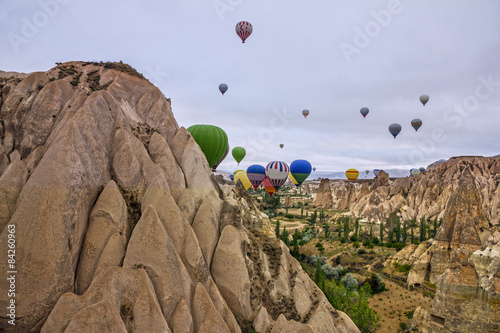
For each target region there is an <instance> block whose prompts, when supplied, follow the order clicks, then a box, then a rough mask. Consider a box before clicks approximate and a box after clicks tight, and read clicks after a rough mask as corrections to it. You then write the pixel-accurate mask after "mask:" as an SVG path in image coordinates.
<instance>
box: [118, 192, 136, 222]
mask: <svg viewBox="0 0 500 333" xmlns="http://www.w3.org/2000/svg"><path fill="white" fill-rule="evenodd" d="M118 188H119V189H120V192H121V194H122V196H123V199H124V200H125V203H126V204H127V222H128V224H129V226H130V230H131V231H132V230H134V228H135V226H136V225H137V222H139V219H140V218H141V203H140V202H139V200H138V198H137V191H129V190H127V189H125V188H123V187H121V186H119V187H118Z"/></svg>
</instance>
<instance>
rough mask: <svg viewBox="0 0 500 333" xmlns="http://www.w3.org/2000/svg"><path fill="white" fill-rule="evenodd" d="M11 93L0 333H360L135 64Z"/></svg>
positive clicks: (0, 167)
mask: <svg viewBox="0 0 500 333" xmlns="http://www.w3.org/2000/svg"><path fill="white" fill-rule="evenodd" d="M2 77H4V76H2ZM0 83H1V85H0V88H1V91H0V96H1V99H0V119H1V122H0V124H1V125H0V137H1V145H0V231H1V235H0V251H1V253H7V246H8V243H7V239H8V236H7V234H8V232H9V230H11V228H12V227H9V228H8V227H6V226H7V225H10V226H14V227H15V237H16V238H15V239H16V257H15V258H16V264H15V269H16V270H17V274H16V297H15V300H16V322H15V323H16V325H15V326H12V325H10V324H9V323H8V320H10V318H9V317H7V316H6V312H5V311H3V312H2V313H1V314H0V330H2V331H12V332H27V331H30V332H38V331H41V332H47V333H48V332H51V333H52V332H103V331H106V332H115V331H116V332H118V331H120V332H125V331H128V332H241V331H244V332H246V331H249V330H250V329H251V328H253V329H255V330H258V331H259V332H270V331H271V330H272V332H277V331H283V332H292V331H293V332H299V331H301V332H342V333H348V332H359V330H358V329H357V328H356V326H355V325H354V324H353V322H352V321H351V320H350V319H349V318H348V317H347V316H346V315H345V314H344V313H342V312H340V311H336V310H335V309H334V308H332V306H331V305H330V303H329V302H328V301H327V299H326V297H325V296H324V295H323V294H322V292H321V291H320V290H319V289H318V288H317V287H316V285H315V284H314V282H313V281H312V280H311V279H310V278H309V277H308V275H307V274H306V273H305V272H304V271H303V270H302V268H301V266H300V264H299V263H298V262H297V261H296V260H295V259H294V258H293V257H292V256H291V255H290V253H289V251H288V248H287V247H286V246H285V245H284V244H283V243H282V242H281V241H279V240H277V239H274V238H269V237H267V236H266V233H270V232H271V231H270V230H269V229H270V223H269V220H268V219H267V217H265V216H264V215H263V214H262V213H261V212H259V211H258V210H257V208H256V206H255V203H254V202H253V201H252V200H251V199H250V198H249V197H248V196H247V195H246V192H245V191H241V189H238V188H236V189H235V188H234V187H231V186H225V185H219V184H218V183H217V181H216V179H215V177H214V176H213V174H212V172H211V170H210V169H209V167H208V164H207V163H206V159H205V157H204V155H203V153H202V152H201V150H200V148H199V146H198V145H197V144H196V142H195V141H194V140H193V138H192V137H191V135H190V134H189V132H187V131H186V129H184V128H183V127H179V126H178V125H177V123H176V121H175V119H174V116H173V114H172V110H171V106H170V100H169V99H166V98H165V97H164V96H163V94H162V93H161V92H160V91H159V90H158V89H157V88H156V87H154V86H153V85H152V84H151V83H149V82H148V81H147V80H145V79H144V78H143V77H142V75H140V74H139V73H137V72H136V71H135V70H133V69H132V68H131V67H130V66H128V65H125V64H122V63H95V62H69V63H64V64H59V65H58V66H57V67H55V68H53V69H51V70H49V71H47V72H39V73H32V74H29V75H27V76H26V77H24V78H23V77H21V76H19V77H18V78H16V77H15V76H13V77H7V78H5V79H2V80H1V81H0ZM0 269H1V270H2V271H3V272H6V271H8V270H12V269H9V268H8V267H7V260H1V262H0ZM9 287H10V285H9V281H8V280H7V279H1V281H0V293H1V294H2V297H0V306H1V307H2V308H3V309H4V310H5V309H6V308H7V305H8V304H9V302H10V300H9V299H8V298H7V297H6V295H7V290H8V289H9Z"/></svg>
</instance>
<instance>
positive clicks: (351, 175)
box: [345, 169, 359, 181]
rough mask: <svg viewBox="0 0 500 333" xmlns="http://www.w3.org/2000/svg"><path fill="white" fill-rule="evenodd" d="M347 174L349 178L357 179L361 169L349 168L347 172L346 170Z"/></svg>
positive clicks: (351, 179)
mask: <svg viewBox="0 0 500 333" xmlns="http://www.w3.org/2000/svg"><path fill="white" fill-rule="evenodd" d="M345 176H346V177H347V179H349V180H350V181H354V180H356V179H358V176H359V171H358V170H356V169H348V170H347V171H346V172H345Z"/></svg>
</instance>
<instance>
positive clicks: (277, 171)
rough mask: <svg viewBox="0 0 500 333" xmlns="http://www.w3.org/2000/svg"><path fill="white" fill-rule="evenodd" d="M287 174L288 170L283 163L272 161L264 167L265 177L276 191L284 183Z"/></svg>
mask: <svg viewBox="0 0 500 333" xmlns="http://www.w3.org/2000/svg"><path fill="white" fill-rule="evenodd" d="M289 173H290V168H289V167H288V164H286V163H285V162H281V161H273V162H270V163H269V164H268V165H267V167H266V176H267V178H269V180H270V181H271V184H273V186H274V188H275V189H276V191H277V190H279V188H280V187H281V186H282V185H283V184H284V183H285V181H286V180H287V178H288V174H289Z"/></svg>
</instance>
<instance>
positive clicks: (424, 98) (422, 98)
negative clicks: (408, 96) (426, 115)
mask: <svg viewBox="0 0 500 333" xmlns="http://www.w3.org/2000/svg"><path fill="white" fill-rule="evenodd" d="M428 101H429V96H428V95H422V96H420V102H421V103H422V104H423V105H424V106H425V104H427V102H428Z"/></svg>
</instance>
